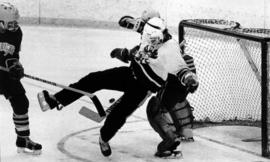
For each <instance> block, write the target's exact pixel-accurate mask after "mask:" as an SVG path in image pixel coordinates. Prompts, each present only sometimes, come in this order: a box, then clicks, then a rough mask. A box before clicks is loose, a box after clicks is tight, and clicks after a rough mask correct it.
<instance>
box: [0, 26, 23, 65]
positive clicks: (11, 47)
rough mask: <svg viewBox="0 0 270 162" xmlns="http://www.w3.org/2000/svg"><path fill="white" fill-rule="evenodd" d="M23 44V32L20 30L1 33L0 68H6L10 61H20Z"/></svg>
mask: <svg viewBox="0 0 270 162" xmlns="http://www.w3.org/2000/svg"><path fill="white" fill-rule="evenodd" d="M21 42H22V31H21V29H20V28H19V29H18V30H16V31H15V32H11V31H6V32H5V33H0V66H4V67H6V60H8V59H14V58H16V59H19V51H20V48H21Z"/></svg>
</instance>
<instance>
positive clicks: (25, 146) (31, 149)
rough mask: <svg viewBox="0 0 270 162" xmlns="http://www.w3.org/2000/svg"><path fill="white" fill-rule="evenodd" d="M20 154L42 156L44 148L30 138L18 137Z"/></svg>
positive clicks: (17, 144)
mask: <svg viewBox="0 0 270 162" xmlns="http://www.w3.org/2000/svg"><path fill="white" fill-rule="evenodd" d="M16 146H17V152H18V153H29V154H33V155H40V154H41V149H42V146H41V144H39V143H36V142H33V141H32V140H31V139H30V138H29V137H20V136H18V137H17V140H16Z"/></svg>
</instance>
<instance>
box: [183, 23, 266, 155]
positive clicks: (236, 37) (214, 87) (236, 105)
mask: <svg viewBox="0 0 270 162" xmlns="http://www.w3.org/2000/svg"><path fill="white" fill-rule="evenodd" d="M178 34H179V35H178V36H179V42H180V43H181V42H182V41H184V40H185V42H186V45H185V46H182V47H181V48H182V50H183V51H184V52H185V53H188V54H190V55H191V56H193V57H194V60H195V66H196V69H197V75H198V77H199V81H200V86H199V88H198V91H197V92H196V93H194V94H192V95H189V97H188V99H189V100H190V101H191V103H192V105H193V106H194V108H195V111H194V116H195V119H196V120H197V121H202V122H204V121H211V122H225V121H238V122H236V123H239V121H245V122H249V123H254V125H256V124H255V123H259V125H256V126H259V127H260V128H261V155H262V156H264V157H270V141H269V139H270V96H269V81H270V80H269V75H270V74H269V73H270V71H269V54H270V51H269V47H270V30H269V29H255V28H241V26H240V23H238V22H234V21H227V20H220V19H191V20H183V21H181V22H180V23H179V28H178ZM240 123H241V122H240Z"/></svg>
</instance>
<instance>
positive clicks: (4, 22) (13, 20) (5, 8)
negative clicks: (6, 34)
mask: <svg viewBox="0 0 270 162" xmlns="http://www.w3.org/2000/svg"><path fill="white" fill-rule="evenodd" d="M19 17H20V15H19V11H18V9H17V8H16V7H15V6H14V5H12V4H11V3H9V2H1V3H0V28H2V29H4V30H10V31H16V30H17V29H18V20H19Z"/></svg>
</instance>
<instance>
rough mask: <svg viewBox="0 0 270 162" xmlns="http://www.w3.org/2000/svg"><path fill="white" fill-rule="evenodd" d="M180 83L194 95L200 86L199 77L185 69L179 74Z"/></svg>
mask: <svg viewBox="0 0 270 162" xmlns="http://www.w3.org/2000/svg"><path fill="white" fill-rule="evenodd" d="M177 77H178V79H179V80H180V83H181V84H182V85H183V86H185V87H186V88H187V91H189V92H190V93H194V92H195V91H196V90H197V89H198V86H199V82H198V77H197V75H196V74H195V73H193V72H191V71H190V70H188V69H183V70H181V71H180V72H179V73H178V74H177Z"/></svg>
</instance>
